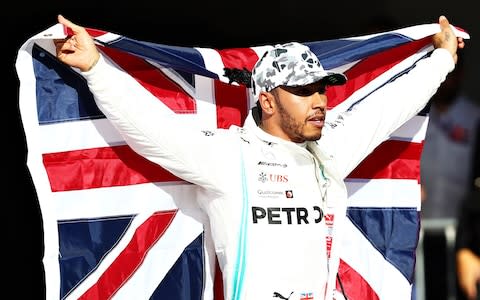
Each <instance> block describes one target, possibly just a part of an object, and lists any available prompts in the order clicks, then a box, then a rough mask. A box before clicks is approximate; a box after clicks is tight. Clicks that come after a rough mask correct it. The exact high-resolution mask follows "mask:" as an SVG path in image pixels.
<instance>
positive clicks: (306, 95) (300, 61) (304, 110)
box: [252, 42, 346, 142]
mask: <svg viewBox="0 0 480 300" xmlns="http://www.w3.org/2000/svg"><path fill="white" fill-rule="evenodd" d="M345 82H346V77H345V76H344V75H343V74H338V73H328V72H326V71H325V70H324V69H323V67H322V65H321V64H320V61H319V60H318V58H317V56H316V55H315V54H314V53H313V52H312V51H311V50H310V49H309V48H308V47H307V46H305V45H302V44H300V43H296V42H291V43H287V44H283V45H276V46H275V47H273V48H272V49H270V50H268V51H267V52H265V54H264V55H263V56H262V57H261V58H260V59H259V61H258V62H257V63H256V65H255V66H254V68H253V70H252V86H253V94H254V95H255V97H256V99H257V100H258V101H257V112H258V113H259V114H260V118H261V127H262V128H263V129H264V130H265V131H267V132H268V133H270V134H272V135H275V136H278V137H280V138H283V139H286V140H290V141H294V142H304V141H307V140H309V141H313V140H317V139H319V138H320V136H321V132H322V128H323V124H324V121H325V112H326V104H327V97H326V95H325V90H326V87H327V86H331V85H341V84H344V83H345Z"/></svg>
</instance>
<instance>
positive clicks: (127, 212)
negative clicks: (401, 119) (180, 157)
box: [16, 24, 468, 300]
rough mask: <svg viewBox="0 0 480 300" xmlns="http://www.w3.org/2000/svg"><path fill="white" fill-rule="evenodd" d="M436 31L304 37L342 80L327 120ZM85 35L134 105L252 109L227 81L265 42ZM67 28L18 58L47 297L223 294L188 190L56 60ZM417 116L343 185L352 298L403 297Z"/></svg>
mask: <svg viewBox="0 0 480 300" xmlns="http://www.w3.org/2000/svg"><path fill="white" fill-rule="evenodd" d="M438 29H439V26H438V24H423V25H416V26H412V27H406V28H401V29H398V30H393V31H388V32H383V33H378V34H371V35H364V36H358V37H349V38H339V39H334V40H324V41H315V42H308V43H305V44H307V45H308V46H310V48H311V49H312V51H314V52H315V53H316V54H317V56H318V57H319V58H320V60H321V61H322V64H323V65H324V67H325V69H326V70H329V71H335V72H343V73H345V74H346V75H347V78H348V79H349V80H348V82H347V84H345V85H344V86H338V87H332V88H329V89H328V91H327V96H328V98H329V114H327V116H329V117H331V118H334V115H335V114H336V113H339V112H342V111H345V110H347V109H348V108H349V107H350V106H352V105H353V104H354V103H356V102H358V101H361V100H362V99H363V98H364V97H366V96H368V94H369V93H371V92H373V91H375V90H376V89H381V88H382V87H383V86H385V85H387V84H388V83H389V82H390V81H391V80H392V79H394V78H395V77H396V76H398V75H399V74H401V73H402V72H404V71H405V70H408V69H409V68H411V67H412V66H413V65H414V64H415V62H416V61H418V60H420V59H422V58H423V57H425V55H428V53H429V52H430V51H431V50H432V48H431V45H430V37H431V35H432V34H434V33H435V32H437V31H438ZM456 30H457V34H458V35H461V36H463V37H464V38H468V34H467V33H466V32H464V31H463V30H461V29H460V28H456ZM89 33H90V34H91V35H92V36H93V37H95V40H96V42H97V43H98V47H99V48H100V50H101V51H102V52H103V53H104V54H105V55H106V56H108V57H109V58H110V59H111V60H112V61H114V62H115V63H116V64H117V66H118V71H119V72H125V73H126V74H128V75H129V76H131V80H132V81H136V82H138V84H139V85H138V91H137V92H138V93H137V94H138V97H145V98H148V99H151V101H162V102H163V103H164V104H165V106H166V107H167V108H168V111H166V112H165V115H167V116H168V115H169V114H183V115H186V116H187V117H189V118H194V119H197V120H199V121H201V122H203V123H204V124H209V125H210V126H211V127H212V128H214V127H219V128H227V127H229V126H230V125H232V124H235V125H242V124H243V122H244V121H245V119H246V117H247V115H248V112H249V110H250V108H251V107H252V106H253V105H254V102H255V101H254V99H252V97H251V96H250V93H249V91H248V87H246V86H245V85H243V84H241V81H242V80H241V79H242V78H239V77H241V76H242V74H244V73H243V71H245V70H247V71H249V70H251V68H252V67H253V65H254V63H255V62H256V60H257V59H258V57H259V56H260V55H262V53H263V52H264V51H265V50H266V49H267V48H268V47H270V45H263V46H253V47H245V48H234V49H211V48H198V47H191V48H188V47H177V46H170V45H164V44H156V43H151V42H146V41H140V40H135V39H132V38H129V37H126V36H122V35H119V34H115V33H111V32H107V31H103V30H97V29H89ZM66 34H67V32H66V31H65V29H64V28H63V27H62V26H61V25H60V24H56V25H53V26H51V27H50V28H47V29H46V30H44V31H42V32H40V33H39V34H37V35H35V36H33V37H31V38H30V39H28V40H27V41H26V42H25V43H24V44H23V46H22V47H21V48H20V49H19V51H18V57H17V61H16V70H17V74H18V76H19V79H20V96H19V103H20V111H21V118H22V122H23V125H24V130H25V135H26V140H27V147H28V167H29V170H30V173H31V175H32V178H33V181H34V185H35V189H36V192H37V196H38V201H39V204H40V209H41V213H42V217H43V226H44V228H43V230H44V244H45V252H44V253H45V254H44V259H43V262H44V268H45V280H46V282H45V284H46V293H47V299H111V298H114V299H180V300H182V299H184V300H187V299H188V300H190V299H216V300H222V299H223V295H222V283H221V274H220V271H219V269H218V267H217V263H216V257H215V253H214V251H213V247H212V241H211V237H210V233H209V231H208V218H207V216H206V215H205V214H204V213H203V212H202V211H201V210H200V209H199V207H198V206H197V205H196V201H195V194H196V192H197V187H196V186H194V185H192V184H190V183H188V182H185V181H183V180H181V179H180V178H177V177H175V176H173V175H172V174H170V173H169V172H167V171H166V170H164V169H162V168H161V167H160V166H158V165H154V164H152V163H150V162H148V161H147V160H145V159H144V158H142V157H139V156H138V155H137V154H135V153H134V152H133V151H132V150H131V149H130V148H129V147H128V146H127V145H126V143H125V141H124V140H123V139H122V137H121V136H120V135H119V134H118V132H116V131H115V129H114V128H113V127H112V126H111V124H110V123H109V121H108V120H107V119H106V118H105V116H104V115H103V114H102V113H101V112H100V111H99V109H98V108H97V107H96V105H95V102H94V100H93V97H92V95H91V93H90V92H89V90H88V88H87V86H86V83H85V81H84V80H83V78H82V77H81V76H80V75H79V74H78V70H75V69H72V68H69V67H66V66H65V65H63V64H62V63H60V62H59V61H58V60H57V59H56V57H55V50H54V45H53V39H54V38H63V37H65V35H66ZM427 121H428V119H427V117H426V116H425V115H418V116H416V117H414V118H413V119H411V120H410V121H409V122H407V123H406V124H404V126H402V127H401V128H400V129H398V130H397V131H396V132H395V133H394V134H393V135H392V136H391V137H390V139H388V140H387V141H385V142H384V143H383V144H381V145H380V146H379V147H378V148H377V149H376V150H375V151H374V152H373V153H371V155H370V156H369V157H368V158H367V159H366V160H364V161H363V162H362V163H361V165H359V167H358V168H357V169H356V170H354V171H353V172H352V173H351V174H350V175H349V177H348V178H347V180H346V184H347V188H348V192H349V208H348V212H347V213H348V224H347V228H346V230H348V233H347V234H346V235H345V236H347V237H348V239H345V240H344V241H342V248H343V250H342V253H341V264H340V270H339V277H340V278H341V283H342V284H341V286H340V285H339V286H338V289H339V290H343V291H344V292H345V295H347V296H348V299H350V300H356V299H358V300H360V299H361V300H365V299H367V300H375V299H410V297H411V294H412V283H413V281H414V269H415V249H416V246H417V242H418V234H419V228H420V219H419V211H420V186H419V169H420V168H419V161H420V154H421V151H422V143H423V140H424V136H425V130H426V125H427ZM179 138H181V137H179ZM194 147H195V146H194V145H192V151H195V149H194ZM326 217H327V220H331V221H333V216H326ZM309 297H310V296H309V295H308V293H305V295H304V299H311V298H309Z"/></svg>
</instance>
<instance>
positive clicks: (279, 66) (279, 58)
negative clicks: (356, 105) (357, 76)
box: [252, 42, 347, 99]
mask: <svg viewBox="0 0 480 300" xmlns="http://www.w3.org/2000/svg"><path fill="white" fill-rule="evenodd" d="M319 80H324V81H325V83H326V84H327V85H341V84H344V83H345V82H346V81H347V78H346V77H345V75H343V74H340V73H329V72H326V71H325V70H324V69H323V67H322V65H321V64H320V61H319V60H318V58H317V56H316V55H315V54H314V53H313V52H312V51H311V50H310V48H308V47H307V46H305V45H303V44H300V43H297V42H290V43H286V44H278V45H275V47H273V48H272V49H270V50H268V51H266V52H265V54H264V55H263V56H262V57H261V58H260V59H259V60H258V61H257V63H256V64H255V66H254V67H253V70H252V87H253V94H254V96H255V99H257V98H258V95H259V94H260V92H262V91H265V92H269V91H271V90H272V89H274V88H276V87H277V86H281V85H285V86H302V85H307V84H310V83H314V82H317V81H319Z"/></svg>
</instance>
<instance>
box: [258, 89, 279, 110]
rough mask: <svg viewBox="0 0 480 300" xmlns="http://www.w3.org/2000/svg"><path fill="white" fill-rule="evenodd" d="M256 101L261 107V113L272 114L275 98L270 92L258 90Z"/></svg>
mask: <svg viewBox="0 0 480 300" xmlns="http://www.w3.org/2000/svg"><path fill="white" fill-rule="evenodd" d="M258 103H259V104H260V106H261V108H262V114H266V115H272V114H273V112H274V109H275V99H274V96H273V94H272V93H270V92H260V95H258Z"/></svg>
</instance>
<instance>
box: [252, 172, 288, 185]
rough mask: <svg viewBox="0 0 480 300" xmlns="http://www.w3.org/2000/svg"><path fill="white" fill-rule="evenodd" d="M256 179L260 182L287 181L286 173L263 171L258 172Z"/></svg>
mask: <svg viewBox="0 0 480 300" xmlns="http://www.w3.org/2000/svg"><path fill="white" fill-rule="evenodd" d="M258 181H260V182H262V183H265V182H279V183H287V182H288V175H282V174H267V173H265V172H260V174H258Z"/></svg>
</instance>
